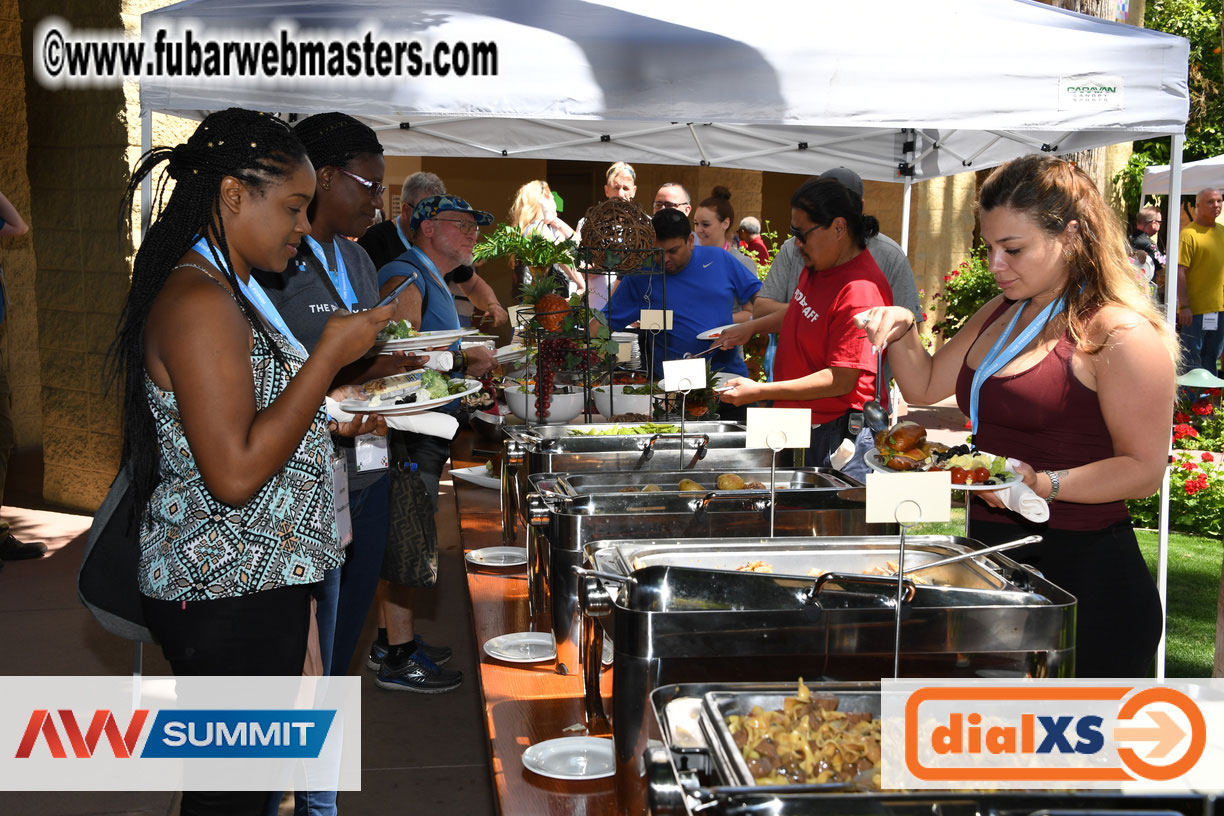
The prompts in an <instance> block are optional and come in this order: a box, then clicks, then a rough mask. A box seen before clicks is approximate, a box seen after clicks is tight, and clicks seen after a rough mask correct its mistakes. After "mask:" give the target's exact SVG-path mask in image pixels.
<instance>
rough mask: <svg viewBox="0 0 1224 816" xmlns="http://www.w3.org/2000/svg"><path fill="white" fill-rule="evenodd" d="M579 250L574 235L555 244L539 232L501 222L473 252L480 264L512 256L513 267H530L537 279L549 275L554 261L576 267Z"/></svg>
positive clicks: (532, 274) (533, 276)
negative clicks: (526, 232)
mask: <svg viewBox="0 0 1224 816" xmlns="http://www.w3.org/2000/svg"><path fill="white" fill-rule="evenodd" d="M577 249H578V245H577V244H575V243H574V241H573V239H572V238H571V239H566V240H564V241H562V242H561V243H556V242H554V241H553V240H552V239H551V238H549V237H548V236H546V235H543V234H541V233H539V232H531V233H529V234H527V235H524V234H523V233H522V232H521V231H520V230H519V228H518V227H514V226H511V225H510V224H499V225H498V227H497V229H495V230H493V232H491V233H489V234H488V235H487V236H486V237H484V238H482V239H481V240H480V242H479V243H477V244H476V248H475V249H474V250H473V252H472V255H473V257H474V258H475V260H476V262H477V263H484V262H485V261H491V260H493V259H494V258H503V257H509V258H510V264H511V266H520V265H521V266H527V267H529V268H530V269H531V276H532V278H537V279H538V278H541V277H544V276H546V275H547V274H548V270H549V268H550V267H552V265H553V264H564V265H566V266H573V265H574V262H575V257H574V255H575V252H576V251H577Z"/></svg>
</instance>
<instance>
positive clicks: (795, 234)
mask: <svg viewBox="0 0 1224 816" xmlns="http://www.w3.org/2000/svg"><path fill="white" fill-rule="evenodd" d="M818 229H820V225H819V224H817V225H816V226H814V227H808V228H807V229H805V230H801V229H799V228H798V227H795V226H792V227H791V228H790V234H791V237H792V238H794V239H795V240H796V241H798V242H799V243H801V244H802V243H803V242H804V241H806V240H807V237H808V236H809V235H811V234H812V233H813V232H814V231H815V230H818Z"/></svg>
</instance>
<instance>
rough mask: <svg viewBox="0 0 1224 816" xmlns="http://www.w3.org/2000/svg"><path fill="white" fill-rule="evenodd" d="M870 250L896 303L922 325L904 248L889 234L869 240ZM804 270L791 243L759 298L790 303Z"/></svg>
mask: <svg viewBox="0 0 1224 816" xmlns="http://www.w3.org/2000/svg"><path fill="white" fill-rule="evenodd" d="M867 251H868V252H870V253H871V257H872V258H873V259H874V260H875V262H876V266H878V267H880V271H881V272H883V273H884V277H885V279H886V280H887V281H888V285H889V287H890V288H891V289H892V297H893V303H894V304H896V305H897V306H904V307H905V308H907V309H909V310H910V311H911V312H913V313H914V320H917V321H918V322H922V303H921V302H920V301H919V300H918V284H916V283H915V282H914V270H913V269H911V268H910V265H909V259H908V258H906V257H905V253H904V252H902V251H901V247H900V246H899V245H898V244H897V242H896V241H894V240H893V239H891V238H889V237H888V236H887V235H877V236H875V237H874V238H869V239H867ZM802 271H803V257H802V256H801V255H800V254H799V248H798V247H797V246H795V242H794V241H793V240H788V241H787V242H786V243H784V244H783V245H782V248H781V249H779V250H778V254H777V255H775V256H774V259H773V263H771V264H770V265H769V275H768V276H766V278H765V283H764V285H763V286H761V291H760V292H758V293H757V296H758V297H763V298H769V299H770V300H776V301H778V302H779V303H790V299H791V296H793V295H794V294H795V287H796V286H798V285H799V273H800V272H802Z"/></svg>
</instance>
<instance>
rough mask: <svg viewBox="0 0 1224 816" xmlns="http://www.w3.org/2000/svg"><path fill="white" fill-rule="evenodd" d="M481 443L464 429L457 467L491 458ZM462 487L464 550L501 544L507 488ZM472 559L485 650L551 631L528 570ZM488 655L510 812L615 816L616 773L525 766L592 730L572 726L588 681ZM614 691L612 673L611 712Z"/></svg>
mask: <svg viewBox="0 0 1224 816" xmlns="http://www.w3.org/2000/svg"><path fill="white" fill-rule="evenodd" d="M473 445H475V447H476V449H478V450H479V449H481V448H488V447H490V446H489V444H488V443H483V442H481V441H480V440H477V439H476V438H475V436H474V435H473V434H472V433H470V432H466V431H465V432H463V433H461V434H460V435H459V437H458V438H457V439H456V440H455V442H454V444H453V445H452V449H451V450H452V454H451V458H452V466H453V467H467V466H470V465H477V464H483V463H484V462H485V461H486V460H487V458H488V457H487V456H485V455H480V454H473V452H472V450H473ZM454 484H455V497H456V502H457V505H458V515H459V530H460V535H461V537H462V539H463V551H464V554H465V555H466V554H467V553H468V552H469V551H471V550H476V549H480V548H482V547H495V546H498V545H500V544H501V543H502V523H501V512H500V494H499V491H496V490H491V489H489V488H485V487H479V486H476V485H472V484H469V483H467V482H463V481H460V480H458V479H456V480H455V481H454ZM520 538H521V536H520ZM464 563H465V565H466V567H467V572H468V574H467V579H468V591H469V593H470V594H471V600H472V621H473V627H474V628H475V630H476V648H477V649H478V650H479V649H482V647H483V645H484V643H485V641H487V640H488V639H489V638H492V637H496V636H497V635H504V634H507V633H510V632H526V631H540V632H549V631H551V628H550V623H549V621H548V619H547V616H546V615H544V616H540V615H537V616H536V617H535V618H534V619H533V618H532V616H531V614H530V612H529V610H528V603H527V571H526V567H516V568H491V569H486V568H481V567H476V566H475V565H473V564H470V563H467V562H466V561H465V562H464ZM480 654H481V662H480V667H479V670H480V685H481V693H482V696H483V701H484V710H485V722H486V724H487V726H488V730H489V752H490V756H491V759H492V762H491V766H492V769H493V781H494V787H495V789H496V791H497V801H498V805H499V807H500V809H501V812H502V814H504V816H517V814H524V816H536V814H549V815H550V816H551V814H593V815H594V814H612V813H614V812H615V805H616V797H615V784H614V780H613V779H612V778H611V777H608V778H606V779H594V780H586V781H568V780H560V779H551V778H548V777H544V776H540V775H539V774H536V773H533V772H531V771H529V770H527V769H526V768H524V767H523V761H522V757H523V752H524V751H525V750H527V748H528V747H529V746H531V745H534V744H535V743H537V742H543V741H544V740H549V739H553V738H556V737H567V736H584V735H586V732H585V731H577V730H575V731H566V730H564V729H566V728H567V727H569V726H572V725H575V724H579V725H581V724H584V713H583V712H584V707H583V700H582V678H581V677H580V676H578V675H571V676H563V675H559V674H557V673H556V672H555V671H554V670H553V663H552V661H551V660H550V661H545V662H541V663H523V664H511V663H503V662H501V661H497V660H494V659H492V658H490V657H488V656H487V655H485V654H484V653H483V650H482V651H481V652H480ZM611 688H612V677H611V672H604V674H603V683H602V688H601V691H602V692H603V694H604V696H605V698H609V699H608V700H606V701H605V710H608V711H610V710H611V703H610V696H611ZM591 736H602V735H598V734H592V735H591Z"/></svg>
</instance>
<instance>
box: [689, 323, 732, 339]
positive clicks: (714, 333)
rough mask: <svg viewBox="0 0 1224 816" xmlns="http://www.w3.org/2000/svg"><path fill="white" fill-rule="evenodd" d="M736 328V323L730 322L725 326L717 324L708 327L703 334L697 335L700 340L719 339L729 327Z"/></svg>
mask: <svg viewBox="0 0 1224 816" xmlns="http://www.w3.org/2000/svg"><path fill="white" fill-rule="evenodd" d="M734 328H735V324H734V323H728V324H727V325H725V326H717V327H715V328H713V329H706V330H705V331H703V332H702V333H701V334H699V335H697V339H698V340H717V339H718V338H719V335H721V334H722V333H723V332H725V331H726V330H727V329H734Z"/></svg>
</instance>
